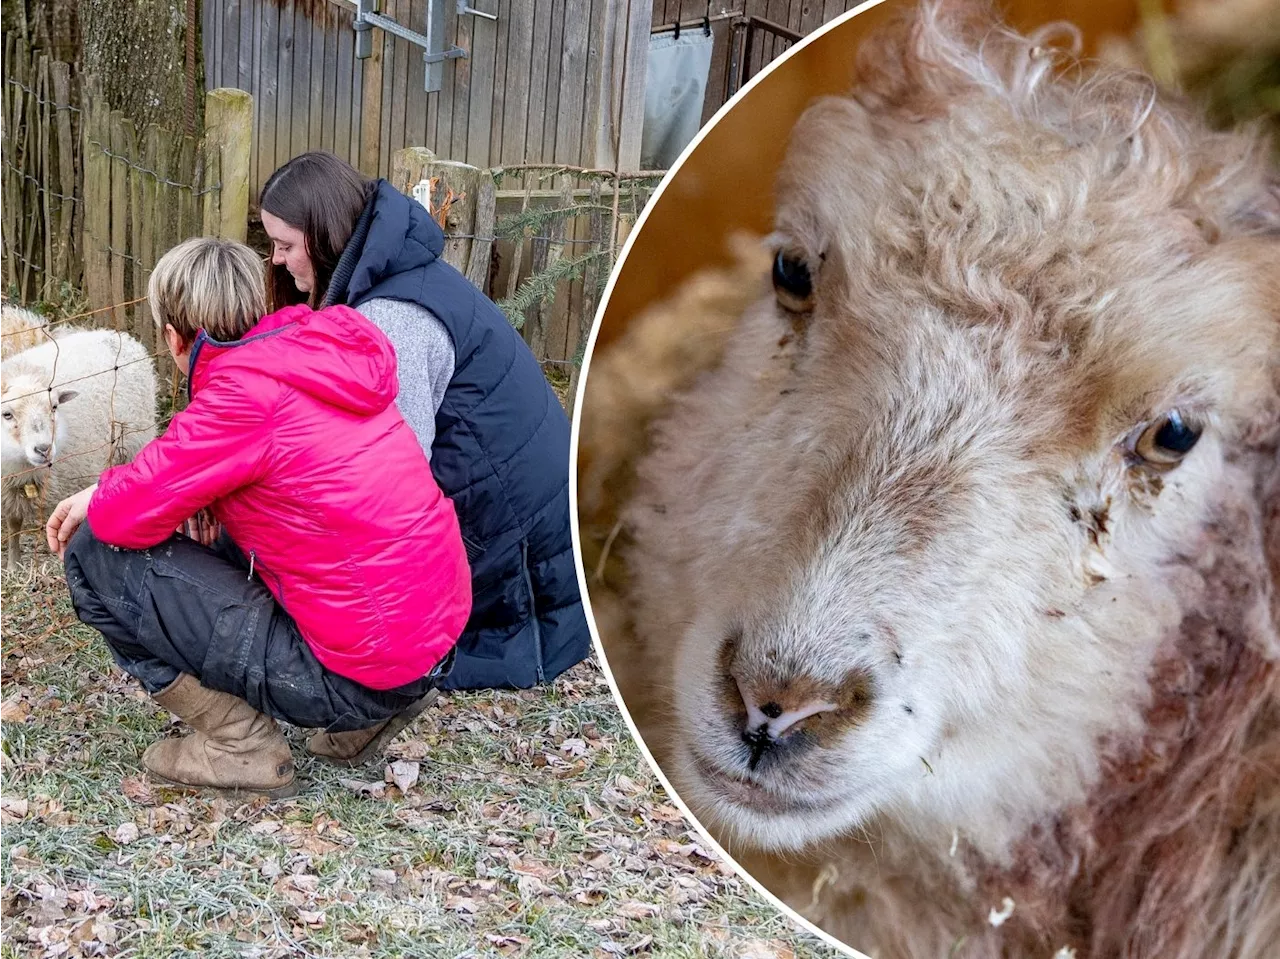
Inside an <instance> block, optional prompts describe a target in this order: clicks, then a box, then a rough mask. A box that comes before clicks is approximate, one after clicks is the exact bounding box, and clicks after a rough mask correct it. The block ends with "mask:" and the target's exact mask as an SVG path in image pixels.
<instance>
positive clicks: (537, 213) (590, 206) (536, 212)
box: [493, 203, 613, 240]
mask: <svg viewBox="0 0 1280 959" xmlns="http://www.w3.org/2000/svg"><path fill="white" fill-rule="evenodd" d="M612 211H613V207H609V206H605V205H604V204H602V203H577V204H574V205H573V206H564V207H546V206H543V207H530V208H529V209H527V210H521V211H520V212H518V213H510V214H508V215H506V216H504V217H502V218H500V219H499V220H498V221H497V223H495V224H494V227H493V233H494V236H496V237H498V238H500V239H503V240H516V239H520V238H522V237H523V236H524V234H525V233H541V232H542V231H543V229H544V228H545V227H547V226H548V225H549V224H552V223H555V222H556V221H557V220H560V219H572V218H573V217H576V216H583V215H585V214H588V213H593V212H600V213H610V212H612Z"/></svg>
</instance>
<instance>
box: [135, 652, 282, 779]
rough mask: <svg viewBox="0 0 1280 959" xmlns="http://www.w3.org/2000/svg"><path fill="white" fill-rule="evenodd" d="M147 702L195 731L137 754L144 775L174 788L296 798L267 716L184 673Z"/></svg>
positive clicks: (279, 742)
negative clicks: (143, 769) (191, 787)
mask: <svg viewBox="0 0 1280 959" xmlns="http://www.w3.org/2000/svg"><path fill="white" fill-rule="evenodd" d="M152 698H153V699H154V700H155V701H156V702H157V703H159V704H160V705H161V706H163V707H164V708H165V709H167V710H169V712H171V713H176V714H177V715H178V717H179V718H181V719H183V720H185V721H186V722H187V723H188V724H190V725H191V726H192V727H193V728H194V729H195V730H196V731H195V732H194V733H192V734H191V735H189V736H183V737H182V738H181V739H162V740H161V741H160V742H158V743H152V744H151V745H150V746H148V747H147V751H146V752H144V753H143V754H142V765H143V766H144V767H146V769H147V772H149V773H151V774H152V775H153V776H156V777H157V778H159V779H163V780H164V781H165V782H170V783H173V784H174V785H176V786H194V787H199V788H211V789H215V790H222V791H226V792H251V793H259V794H261V795H265V796H268V797H270V798H271V799H283V798H285V797H287V796H296V795H297V793H298V784H297V782H296V781H295V780H294V772H293V755H292V754H291V753H290V752H289V743H288V742H287V741H286V740H285V738H284V734H282V733H281V732H280V727H279V726H277V725H276V722H275V720H274V719H272V718H271V717H270V716H266V715H264V714H262V713H260V712H258V711H257V710H256V709H254V708H253V707H252V706H250V705H249V704H248V703H246V702H245V701H244V700H243V699H240V698H238V697H236V696H232V695H231V694H230V693H223V692H219V691H218V690H216V689H209V688H207V687H205V686H201V685H200V681H199V680H198V679H196V678H195V677H194V676H189V675H187V674H186V673H183V674H182V675H181V676H179V677H178V678H177V679H176V680H174V681H173V682H172V683H170V684H169V685H168V686H167V687H166V688H165V689H163V690H161V691H160V692H158V693H156V694H154V695H153V696H152Z"/></svg>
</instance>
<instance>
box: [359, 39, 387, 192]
mask: <svg viewBox="0 0 1280 959" xmlns="http://www.w3.org/2000/svg"><path fill="white" fill-rule="evenodd" d="M370 39H371V40H372V41H373V52H372V53H371V54H370V56H369V57H368V58H367V59H366V60H364V61H363V64H364V65H363V67H362V68H361V77H360V162H359V167H360V172H361V173H363V174H364V175H365V176H371V177H376V176H377V175H378V164H379V160H380V159H381V156H380V154H381V152H382V48H383V32H382V31H381V30H374V31H373V35H372V37H371V38H370Z"/></svg>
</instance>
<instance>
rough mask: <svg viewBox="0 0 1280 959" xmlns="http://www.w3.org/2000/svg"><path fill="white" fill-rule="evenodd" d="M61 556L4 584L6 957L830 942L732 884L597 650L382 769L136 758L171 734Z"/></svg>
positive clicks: (1, 816)
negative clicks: (174, 764) (119, 659)
mask: <svg viewBox="0 0 1280 959" xmlns="http://www.w3.org/2000/svg"><path fill="white" fill-rule="evenodd" d="M56 571H57V568H56V564H54V565H52V566H49V567H45V568H42V569H32V568H31V567H28V568H26V569H24V570H20V571H19V572H18V573H17V574H16V575H13V576H8V575H6V576H5V578H4V580H3V627H4V636H5V641H4V646H3V654H2V655H3V663H2V666H3V670H2V672H3V688H2V689H0V700H2V701H3V711H4V751H3V761H2V762H3V765H2V770H0V771H2V772H3V781H4V796H3V800H2V801H0V822H2V825H3V832H4V848H3V928H2V932H3V938H4V943H5V944H4V946H3V947H2V951H0V956H3V957H4V959H8V957H14V956H37V957H62V956H66V957H81V956H117V955H119V956H129V957H138V959H161V957H163V959H169V957H176V956H211V957H220V956H227V957H230V956H237V957H241V956H249V955H252V956H256V957H258V959H272V957H285V956H288V957H296V956H371V957H378V956H386V957H391V956H403V955H423V954H427V955H458V954H462V953H467V954H474V955H478V956H481V955H482V956H565V955H581V956H594V957H597V959H609V957H613V956H646V955H655V956H657V955H661V956H664V957H666V956H674V957H682V956H688V957H695V956H697V957H704V956H753V957H757V959H796V957H801V959H804V957H816V956H824V957H825V956H834V955H836V954H835V953H834V952H833V951H832V950H829V949H827V948H826V947H824V946H821V945H820V944H819V943H818V942H817V941H816V940H815V939H813V938H811V937H808V936H805V935H801V934H799V933H797V932H796V931H795V929H794V927H793V925H792V924H791V922H790V921H789V920H788V919H786V918H785V917H781V916H779V915H778V914H777V913H776V912H775V910H774V909H773V908H772V907H771V906H769V905H768V904H767V903H765V902H764V901H763V900H761V899H760V898H759V897H758V896H756V894H755V893H754V892H753V891H752V890H751V889H750V888H749V887H747V886H745V885H744V884H743V883H741V882H740V881H739V880H738V879H737V878H736V876H734V874H733V873H732V870H731V869H729V867H728V866H726V865H724V864H722V863H720V862H718V861H717V860H716V859H715V858H714V857H713V855H712V854H711V853H710V852H709V851H708V850H707V849H706V848H705V846H704V845H703V844H701V841H700V839H699V837H698V836H697V834H696V833H692V832H691V831H690V830H689V827H688V826H687V825H686V823H685V822H684V820H683V819H682V817H681V815H680V813H679V811H678V810H677V809H676V808H675V807H674V806H673V805H672V804H671V803H670V802H668V801H667V799H666V797H665V795H664V794H663V793H662V792H661V790H660V789H659V787H658V786H657V783H656V781H655V780H654V778H653V777H652V776H651V774H650V773H649V770H648V768H647V767H646V766H645V765H644V763H643V761H642V760H641V759H640V757H639V754H638V752H637V750H636V749H635V747H634V745H633V744H632V742H631V740H630V737H629V736H628V734H627V731H626V727H625V725H624V723H623V722H622V720H621V717H620V716H619V714H618V712H617V710H616V709H615V708H614V706H613V703H612V701H611V699H610V696H609V690H608V687H607V684H606V683H605V681H604V678H603V676H602V675H601V674H600V672H599V671H598V669H596V667H595V666H594V665H592V664H590V663H588V664H584V665H582V666H579V667H578V668H576V669H574V670H572V671H571V672H570V673H569V675H567V676H565V677H562V678H561V680H560V681H558V682H557V683H556V684H555V685H554V687H552V688H551V689H549V690H531V691H520V692H510V691H504V692H492V693H483V694H457V693H451V694H449V695H448V696H445V697H442V699H441V702H440V705H439V706H438V708H433V709H431V710H428V711H427V713H425V714H424V715H423V716H422V717H420V718H419V719H418V721H417V722H415V724H414V725H413V726H411V727H410V728H409V729H408V730H407V731H406V732H405V733H404V734H402V735H401V736H400V737H399V738H398V739H397V740H396V741H395V743H394V744H393V745H392V746H391V747H390V748H389V750H388V753H387V755H386V756H385V762H383V763H382V764H372V765H370V766H368V767H366V768H364V769H360V770H338V769H334V768H332V767H327V766H324V765H322V764H319V763H313V762H310V761H309V760H307V759H306V758H305V753H304V752H303V750H302V733H301V731H299V730H289V731H288V733H289V736H290V738H291V740H292V742H293V744H294V752H295V757H296V758H297V759H298V760H299V768H300V772H301V774H302V776H303V777H304V778H305V779H306V785H305V787H304V789H303V791H302V794H301V795H300V796H298V797H297V798H296V799H292V800H288V801H283V802H277V803H267V802H264V801H261V800H252V801H236V800H234V799H232V800H228V799H226V798H213V797H205V796H200V795H197V794H193V793H187V792H182V791H178V790H173V789H170V788H167V787H165V786H163V785H162V784H159V783H156V782H152V781H150V780H148V778H147V777H146V776H145V775H144V774H143V773H142V771H141V768H140V766H139V764H138V757H139V756H140V755H141V753H142V750H143V749H144V748H145V747H146V745H147V744H148V743H149V742H151V741H152V740H154V739H155V738H157V737H159V736H162V735H171V734H173V733H174V732H175V731H176V730H175V729H174V728H173V726H172V724H171V720H170V718H169V717H168V716H167V714H165V712H164V711H163V710H161V709H158V708H156V707H155V706H154V704H152V703H151V701H150V700H149V699H148V698H147V697H146V696H145V695H143V694H142V693H141V692H140V691H139V690H138V689H137V688H136V686H134V685H133V684H131V683H130V682H129V681H128V680H126V678H125V677H124V676H123V675H122V674H121V673H120V672H119V671H118V670H117V669H116V668H115V667H114V665H113V664H112V663H111V660H110V657H109V656H108V655H107V653H106V651H105V649H104V647H103V646H102V644H101V642H100V640H99V639H98V638H97V636H96V634H94V633H93V632H92V631H90V630H87V629H85V628H84V627H82V626H80V625H79V624H74V623H72V621H71V613H70V609H69V608H68V606H67V604H66V601H65V595H64V593H65V591H64V589H63V587H62V586H61V584H60V582H59V581H58V580H57V579H56V578H55V573H56Z"/></svg>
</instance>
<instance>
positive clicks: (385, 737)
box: [307, 688, 440, 769]
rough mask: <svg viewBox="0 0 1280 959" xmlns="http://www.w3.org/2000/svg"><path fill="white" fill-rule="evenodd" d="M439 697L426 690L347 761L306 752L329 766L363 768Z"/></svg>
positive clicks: (437, 690)
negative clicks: (423, 694) (425, 692)
mask: <svg viewBox="0 0 1280 959" xmlns="http://www.w3.org/2000/svg"><path fill="white" fill-rule="evenodd" d="M439 696H440V690H439V689H437V688H432V689H429V690H427V694H426V695H425V696H423V697H422V698H421V699H419V700H418V701H417V702H416V703H413V704H412V705H411V706H409V707H407V708H406V709H404V710H402V711H401V712H398V713H396V714H395V715H394V716H392V717H391V718H390V719H389V720H387V724H386V725H385V726H383V727H382V729H381V730H380V731H379V732H378V735H376V736H374V737H373V738H372V739H370V740H369V741H368V742H367V743H366V744H365V746H364V748H363V749H361V750H360V751H359V752H358V753H356V754H355V755H354V756H352V757H351V758H349V759H343V758H342V757H340V756H326V755H324V753H313V752H311V750H310V749H308V750H307V752H308V753H309V754H310V755H312V756H314V757H315V758H316V759H319V760H320V761H322V762H326V763H329V764H330V765H331V766H341V767H343V768H344V769H354V768H355V767H357V766H363V765H365V764H366V763H368V762H370V761H371V760H372V759H373V758H374V757H375V756H376V755H378V753H379V752H381V750H382V747H383V746H385V745H386V744H387V743H389V742H391V740H393V739H394V738H395V737H396V736H398V735H400V733H401V731H402V730H403V729H404V728H405V727H406V726H408V725H409V724H410V723H411V722H413V721H414V720H415V719H417V718H418V716H420V715H421V714H422V713H423V712H425V711H426V709H427V707H428V706H430V705H431V704H432V703H434V702H435V701H436V699H437V698H438V697H439Z"/></svg>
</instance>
